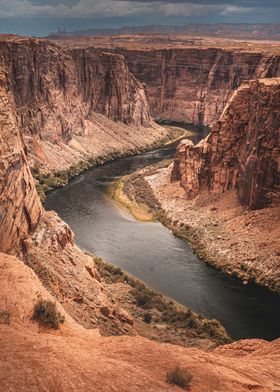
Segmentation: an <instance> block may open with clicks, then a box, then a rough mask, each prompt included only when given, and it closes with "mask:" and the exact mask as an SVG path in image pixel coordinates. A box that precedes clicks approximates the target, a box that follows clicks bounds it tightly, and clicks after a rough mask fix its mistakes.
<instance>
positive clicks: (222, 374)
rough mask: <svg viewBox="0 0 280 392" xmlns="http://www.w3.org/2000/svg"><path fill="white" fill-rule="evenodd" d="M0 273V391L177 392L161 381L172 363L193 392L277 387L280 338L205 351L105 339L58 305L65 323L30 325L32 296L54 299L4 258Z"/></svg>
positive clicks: (139, 340)
mask: <svg viewBox="0 0 280 392" xmlns="http://www.w3.org/2000/svg"><path fill="white" fill-rule="evenodd" d="M0 271H1V281H2V284H1V296H0V310H1V311H2V309H3V310H5V314H6V315H7V314H10V318H9V322H6V323H5V318H4V316H3V315H4V313H1V317H2V318H0V321H1V322H0V357H1V361H0V390H1V392H2V391H3V392H4V391H8V390H10V391H17V392H25V391H27V390H28V391H33V392H37V391H38V392H39V391H42V390H44V389H45V390H49V389H50V388H51V389H53V390H55V391H63V392H64V391H65V392H66V391H77V390H83V391H85V392H90V391H100V392H105V391H106V392H107V391H109V390H112V389H115V390H116V391H123V392H140V391H141V392H142V391H153V392H157V391H158V392H164V391H166V392H167V391H170V390H173V389H174V391H175V390H177V389H178V391H179V388H178V387H176V386H174V385H170V384H168V383H167V382H166V374H167V372H169V371H170V370H171V369H173V368H174V367H176V366H182V367H186V368H187V369H188V370H189V371H190V372H191V374H192V375H193V379H192V382H191V390H192V391H194V392H201V391H212V390H215V391H217V392H224V391H225V390H226V391H228V392H245V391H251V390H254V389H256V390H259V391H274V390H275V391H276V390H279V388H280V368H279V349H280V347H279V346H280V341H279V340H276V341H274V342H272V343H269V342H265V341H263V340H251V341H248V340H245V341H240V342H236V343H233V344H231V345H227V346H223V347H222V348H218V349H216V350H214V351H212V352H205V351H202V350H198V349H195V348H183V347H178V346H174V345H171V344H158V343H156V342H153V341H151V340H148V339H145V338H142V337H139V336H138V337H128V336H122V337H116V336H114V337H107V338H105V337H101V336H100V334H99V333H98V331H97V330H96V329H95V330H94V329H91V330H90V329H84V328H83V327H81V326H80V325H79V324H78V323H76V322H75V321H74V320H73V318H71V317H70V316H69V315H68V314H67V312H66V311H65V309H64V308H63V307H62V306H61V305H60V304H59V303H58V302H56V306H57V309H58V311H59V312H60V313H61V314H62V315H64V316H65V322H64V323H63V325H62V326H61V327H60V329H59V330H57V331H56V330H52V331H51V330H50V329H48V328H46V327H44V326H42V325H40V324H38V323H37V322H35V321H34V320H32V314H33V309H34V305H35V304H36V302H37V301H38V299H40V298H43V299H45V300H50V301H53V302H55V298H53V297H52V296H51V295H50V294H49V293H48V292H47V291H46V289H45V288H44V287H42V285H41V282H40V281H39V279H38V277H37V276H36V275H35V274H34V272H33V271H32V270H31V269H30V268H28V267H27V266H25V265H24V264H23V263H22V262H21V261H20V260H18V259H17V258H15V257H11V256H7V255H5V254H2V253H0ZM15 282H16V284H15ZM42 369H43V371H42Z"/></svg>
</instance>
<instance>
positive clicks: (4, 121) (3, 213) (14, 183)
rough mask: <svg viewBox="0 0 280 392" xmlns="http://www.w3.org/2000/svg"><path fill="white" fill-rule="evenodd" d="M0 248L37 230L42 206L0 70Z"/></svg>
mask: <svg viewBox="0 0 280 392" xmlns="http://www.w3.org/2000/svg"><path fill="white" fill-rule="evenodd" d="M0 127H1V129H0V249H1V251H4V252H6V251H10V250H11V249H12V248H13V247H16V246H18V245H19V244H20V242H21V241H22V240H23V239H24V238H26V237H27V236H28V235H30V234H31V233H32V232H34V230H35V229H36V227H37V225H38V223H39V220H40V216H41V212H42V207H41V203H40V201H39V199H38V196H37V193H36V190H35V186H34V182H33V178H32V176H31V173H30V170H29V168H28V165H27V161H26V157H25V154H24V151H23V145H22V143H21V140H20V133H19V130H18V127H17V123H16V116H15V110H14V102H13V99H12V94H11V92H10V90H9V88H8V86H7V79H6V77H5V73H4V71H3V69H2V67H0Z"/></svg>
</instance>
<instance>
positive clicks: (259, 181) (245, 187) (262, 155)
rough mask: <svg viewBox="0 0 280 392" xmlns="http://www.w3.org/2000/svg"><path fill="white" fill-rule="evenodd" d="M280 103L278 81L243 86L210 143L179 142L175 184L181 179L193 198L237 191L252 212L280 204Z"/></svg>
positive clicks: (216, 128) (213, 132)
mask: <svg viewBox="0 0 280 392" xmlns="http://www.w3.org/2000/svg"><path fill="white" fill-rule="evenodd" d="M279 102H280V79H279V78H275V79H273V78H272V79H262V80H258V81H251V82H248V83H245V84H243V85H242V86H241V87H240V88H239V89H238V90H237V91H236V92H235V93H234V95H233V97H232V98H231V100H230V102H229V104H228V105H227V106H226V108H225V110H224V112H223V114H222V116H221V119H220V120H219V121H218V122H217V123H216V124H215V125H214V127H213V130H212V132H211V133H210V135H209V136H208V137H207V138H206V139H205V140H203V141H202V142H200V143H199V144H198V145H196V146H194V145H193V144H192V142H190V141H184V142H182V143H181V144H180V146H179V147H178V150H177V154H176V157H175V162H174V168H173V171H172V180H173V181H176V180H180V183H181V185H182V186H183V188H184V189H185V191H186V194H187V197H188V198H194V197H196V196H198V195H199V194H201V193H202V192H209V193H212V194H221V193H225V192H227V191H230V190H234V189H236V190H237V192H238V195H239V198H240V201H241V203H242V204H244V205H246V206H248V207H249V208H252V209H259V208H263V207H266V206H269V205H271V204H272V205H274V206H276V205H278V204H279V195H280V170H279V167H280V150H279V148H280V127H279V124H280V105H279Z"/></svg>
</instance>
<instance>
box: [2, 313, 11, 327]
mask: <svg viewBox="0 0 280 392" xmlns="http://www.w3.org/2000/svg"><path fill="white" fill-rule="evenodd" d="M10 323H11V314H10V313H9V312H8V311H7V310H4V311H2V312H0V324H5V325H10Z"/></svg>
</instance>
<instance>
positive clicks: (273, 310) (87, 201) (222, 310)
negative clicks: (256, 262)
mask: <svg viewBox="0 0 280 392" xmlns="http://www.w3.org/2000/svg"><path fill="white" fill-rule="evenodd" d="M205 132H207V130H206V131H205ZM204 135H205V133H200V132H197V133H196V134H195V135H194V136H193V137H192V139H193V140H194V141H195V142H197V141H199V140H200V139H201V137H202V136H204ZM177 144H178V142H175V143H173V144H171V145H169V146H165V147H163V148H160V149H158V150H155V151H152V152H147V153H144V154H141V155H139V156H134V157H128V158H122V159H118V160H116V161H113V162H110V163H108V164H106V165H104V166H100V167H98V168H93V169H91V170H89V171H87V172H85V173H84V174H82V175H80V176H79V177H77V178H76V179H75V180H73V181H72V182H70V183H69V184H68V185H67V186H66V187H65V188H63V189H58V190H55V191H53V192H52V193H50V194H49V195H48V197H47V200H46V203H45V208H46V209H47V210H55V211H56V212H57V213H58V214H59V215H60V216H61V218H62V219H64V220H65V221H66V222H67V223H68V224H69V225H70V226H71V228H72V229H73V231H74V233H75V235H76V242H77V243H78V245H79V246H80V247H81V248H82V249H84V250H86V251H89V252H93V253H95V254H97V255H98V256H100V257H102V258H103V259H104V260H106V261H108V262H111V263H113V264H115V265H118V266H120V267H121V268H123V269H124V270H126V271H128V272H130V273H131V274H133V275H134V276H136V277H137V278H139V279H141V280H143V281H144V282H145V283H146V284H147V285H148V286H149V287H151V288H153V289H155V290H156V291H159V292H161V293H163V294H165V295H168V296H169V297H171V298H173V299H174V300H176V301H178V302H180V303H182V304H183V305H186V306H188V307H190V308H191V309H192V310H194V311H196V312H199V313H201V314H203V315H204V316H205V317H208V318H211V319H212V318H215V319H217V320H219V321H220V322H221V323H222V324H223V325H224V327H225V328H226V329H227V331H228V332H229V333H230V334H231V336H232V337H233V338H235V339H240V338H265V339H268V340H272V339H274V338H278V337H280V314H279V312H280V296H278V295H274V294H272V293H269V292H268V291H267V290H265V289H262V288H260V287H257V286H255V285H251V284H249V285H247V286H244V285H243V284H242V283H241V282H239V281H238V280H236V279H234V278H230V277H228V276H225V275H224V274H223V273H221V272H218V271H216V270H215V269H213V268H212V267H209V266H207V265H206V264H205V263H203V262H202V261H201V260H199V259H198V257H197V256H196V255H194V254H193V252H192V249H191V248H190V246H189V245H188V244H187V243H186V242H185V241H183V240H180V239H178V238H176V237H175V236H174V235H173V234H172V232H171V231H170V230H168V229H167V228H165V227H164V226H163V225H161V224H160V223H152V222H139V221H137V220H135V219H134V218H133V217H132V216H131V215H130V214H129V213H128V212H127V211H126V210H125V209H123V208H121V207H120V206H118V205H117V204H116V203H115V202H114V201H112V200H111V199H110V198H109V197H108V196H107V194H106V193H105V190H106V189H107V187H108V186H110V185H111V184H112V183H113V182H114V181H116V180H117V179H118V178H120V177H121V176H123V175H125V174H127V173H131V172H133V171H135V170H136V169H138V168H140V167H143V166H145V165H148V164H151V163H155V162H159V161H160V160H163V159H167V158H172V157H173V156H174V153H175V149H176V146H177Z"/></svg>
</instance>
